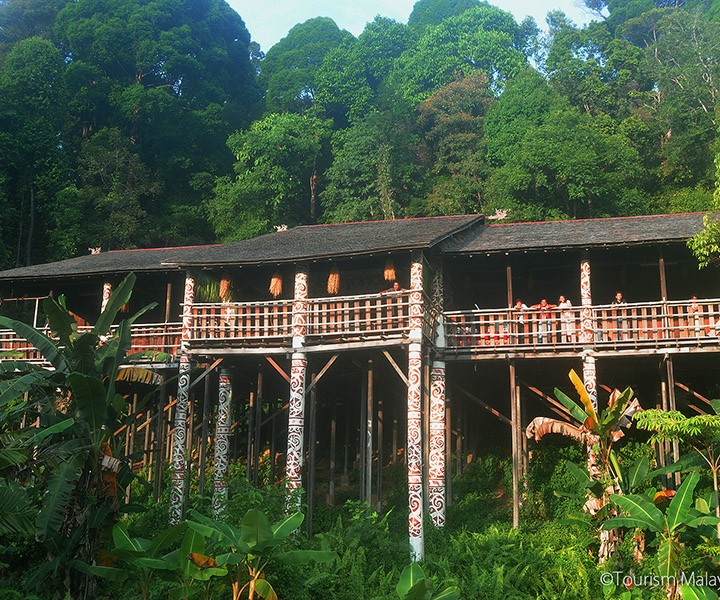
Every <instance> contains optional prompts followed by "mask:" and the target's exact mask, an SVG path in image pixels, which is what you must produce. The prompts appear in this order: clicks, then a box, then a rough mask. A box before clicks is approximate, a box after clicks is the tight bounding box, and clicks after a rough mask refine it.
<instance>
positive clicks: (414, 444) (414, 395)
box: [406, 344, 423, 543]
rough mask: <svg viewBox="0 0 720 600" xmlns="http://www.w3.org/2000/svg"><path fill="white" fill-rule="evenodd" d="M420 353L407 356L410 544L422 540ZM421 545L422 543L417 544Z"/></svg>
mask: <svg viewBox="0 0 720 600" xmlns="http://www.w3.org/2000/svg"><path fill="white" fill-rule="evenodd" d="M421 376H422V354H421V352H420V346H419V344H412V345H411V346H410V351H409V353H408V397H407V450H406V452H407V473H408V506H409V515H408V529H409V532H410V539H411V543H412V540H413V539H416V540H422V537H423V530H422V519H423V501H422V429H421V427H422V415H421V408H422V407H421V398H422V396H421V394H422V388H421V381H422V377H421ZM420 543H421V542H420Z"/></svg>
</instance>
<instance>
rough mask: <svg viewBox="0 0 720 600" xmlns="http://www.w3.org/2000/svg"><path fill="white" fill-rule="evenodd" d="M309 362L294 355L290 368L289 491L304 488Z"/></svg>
mask: <svg viewBox="0 0 720 600" xmlns="http://www.w3.org/2000/svg"><path fill="white" fill-rule="evenodd" d="M306 370H307V360H306V359H305V356H304V355H303V354H301V353H295V354H293V358H292V365H291V367H290V402H289V405H288V437H287V458H286V462H285V478H286V481H287V489H288V490H294V489H297V488H299V487H301V486H302V479H301V471H302V461H303V435H304V429H305V373H306Z"/></svg>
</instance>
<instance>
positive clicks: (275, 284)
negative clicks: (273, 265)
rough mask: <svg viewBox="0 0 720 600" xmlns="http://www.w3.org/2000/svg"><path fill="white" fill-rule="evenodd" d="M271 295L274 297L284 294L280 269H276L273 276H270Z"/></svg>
mask: <svg viewBox="0 0 720 600" xmlns="http://www.w3.org/2000/svg"><path fill="white" fill-rule="evenodd" d="M269 291H270V295H271V296H272V297H273V298H277V297H278V296H279V295H280V294H282V274H281V273H280V271H275V272H274V273H273V276H272V277H271V278H270V288H269Z"/></svg>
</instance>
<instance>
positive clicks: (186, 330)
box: [182, 275, 195, 348]
mask: <svg viewBox="0 0 720 600" xmlns="http://www.w3.org/2000/svg"><path fill="white" fill-rule="evenodd" d="M194 301H195V278H194V277H191V276H190V275H187V276H186V277H185V294H184V296H183V309H182V345H183V347H184V348H187V344H188V342H189V341H190V339H191V337H192V335H191V334H192V324H193V317H192V305H193V302H194Z"/></svg>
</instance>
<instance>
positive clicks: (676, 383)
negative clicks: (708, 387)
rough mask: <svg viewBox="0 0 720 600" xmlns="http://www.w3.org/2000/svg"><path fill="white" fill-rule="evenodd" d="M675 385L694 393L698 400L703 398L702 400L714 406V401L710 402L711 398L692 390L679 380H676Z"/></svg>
mask: <svg viewBox="0 0 720 600" xmlns="http://www.w3.org/2000/svg"><path fill="white" fill-rule="evenodd" d="M675 386H676V387H679V388H680V389H681V390H683V391H685V392H687V393H688V394H692V395H693V396H695V397H696V398H697V399H698V400H702V401H703V402H704V403H705V404H707V405H708V406H712V403H711V402H710V400H708V399H707V398H706V397H705V396H703V395H702V394H700V393H698V392H696V391H695V390H691V389H690V388H689V387H688V386H686V385H684V384H682V383H680V382H679V381H676V382H675Z"/></svg>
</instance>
